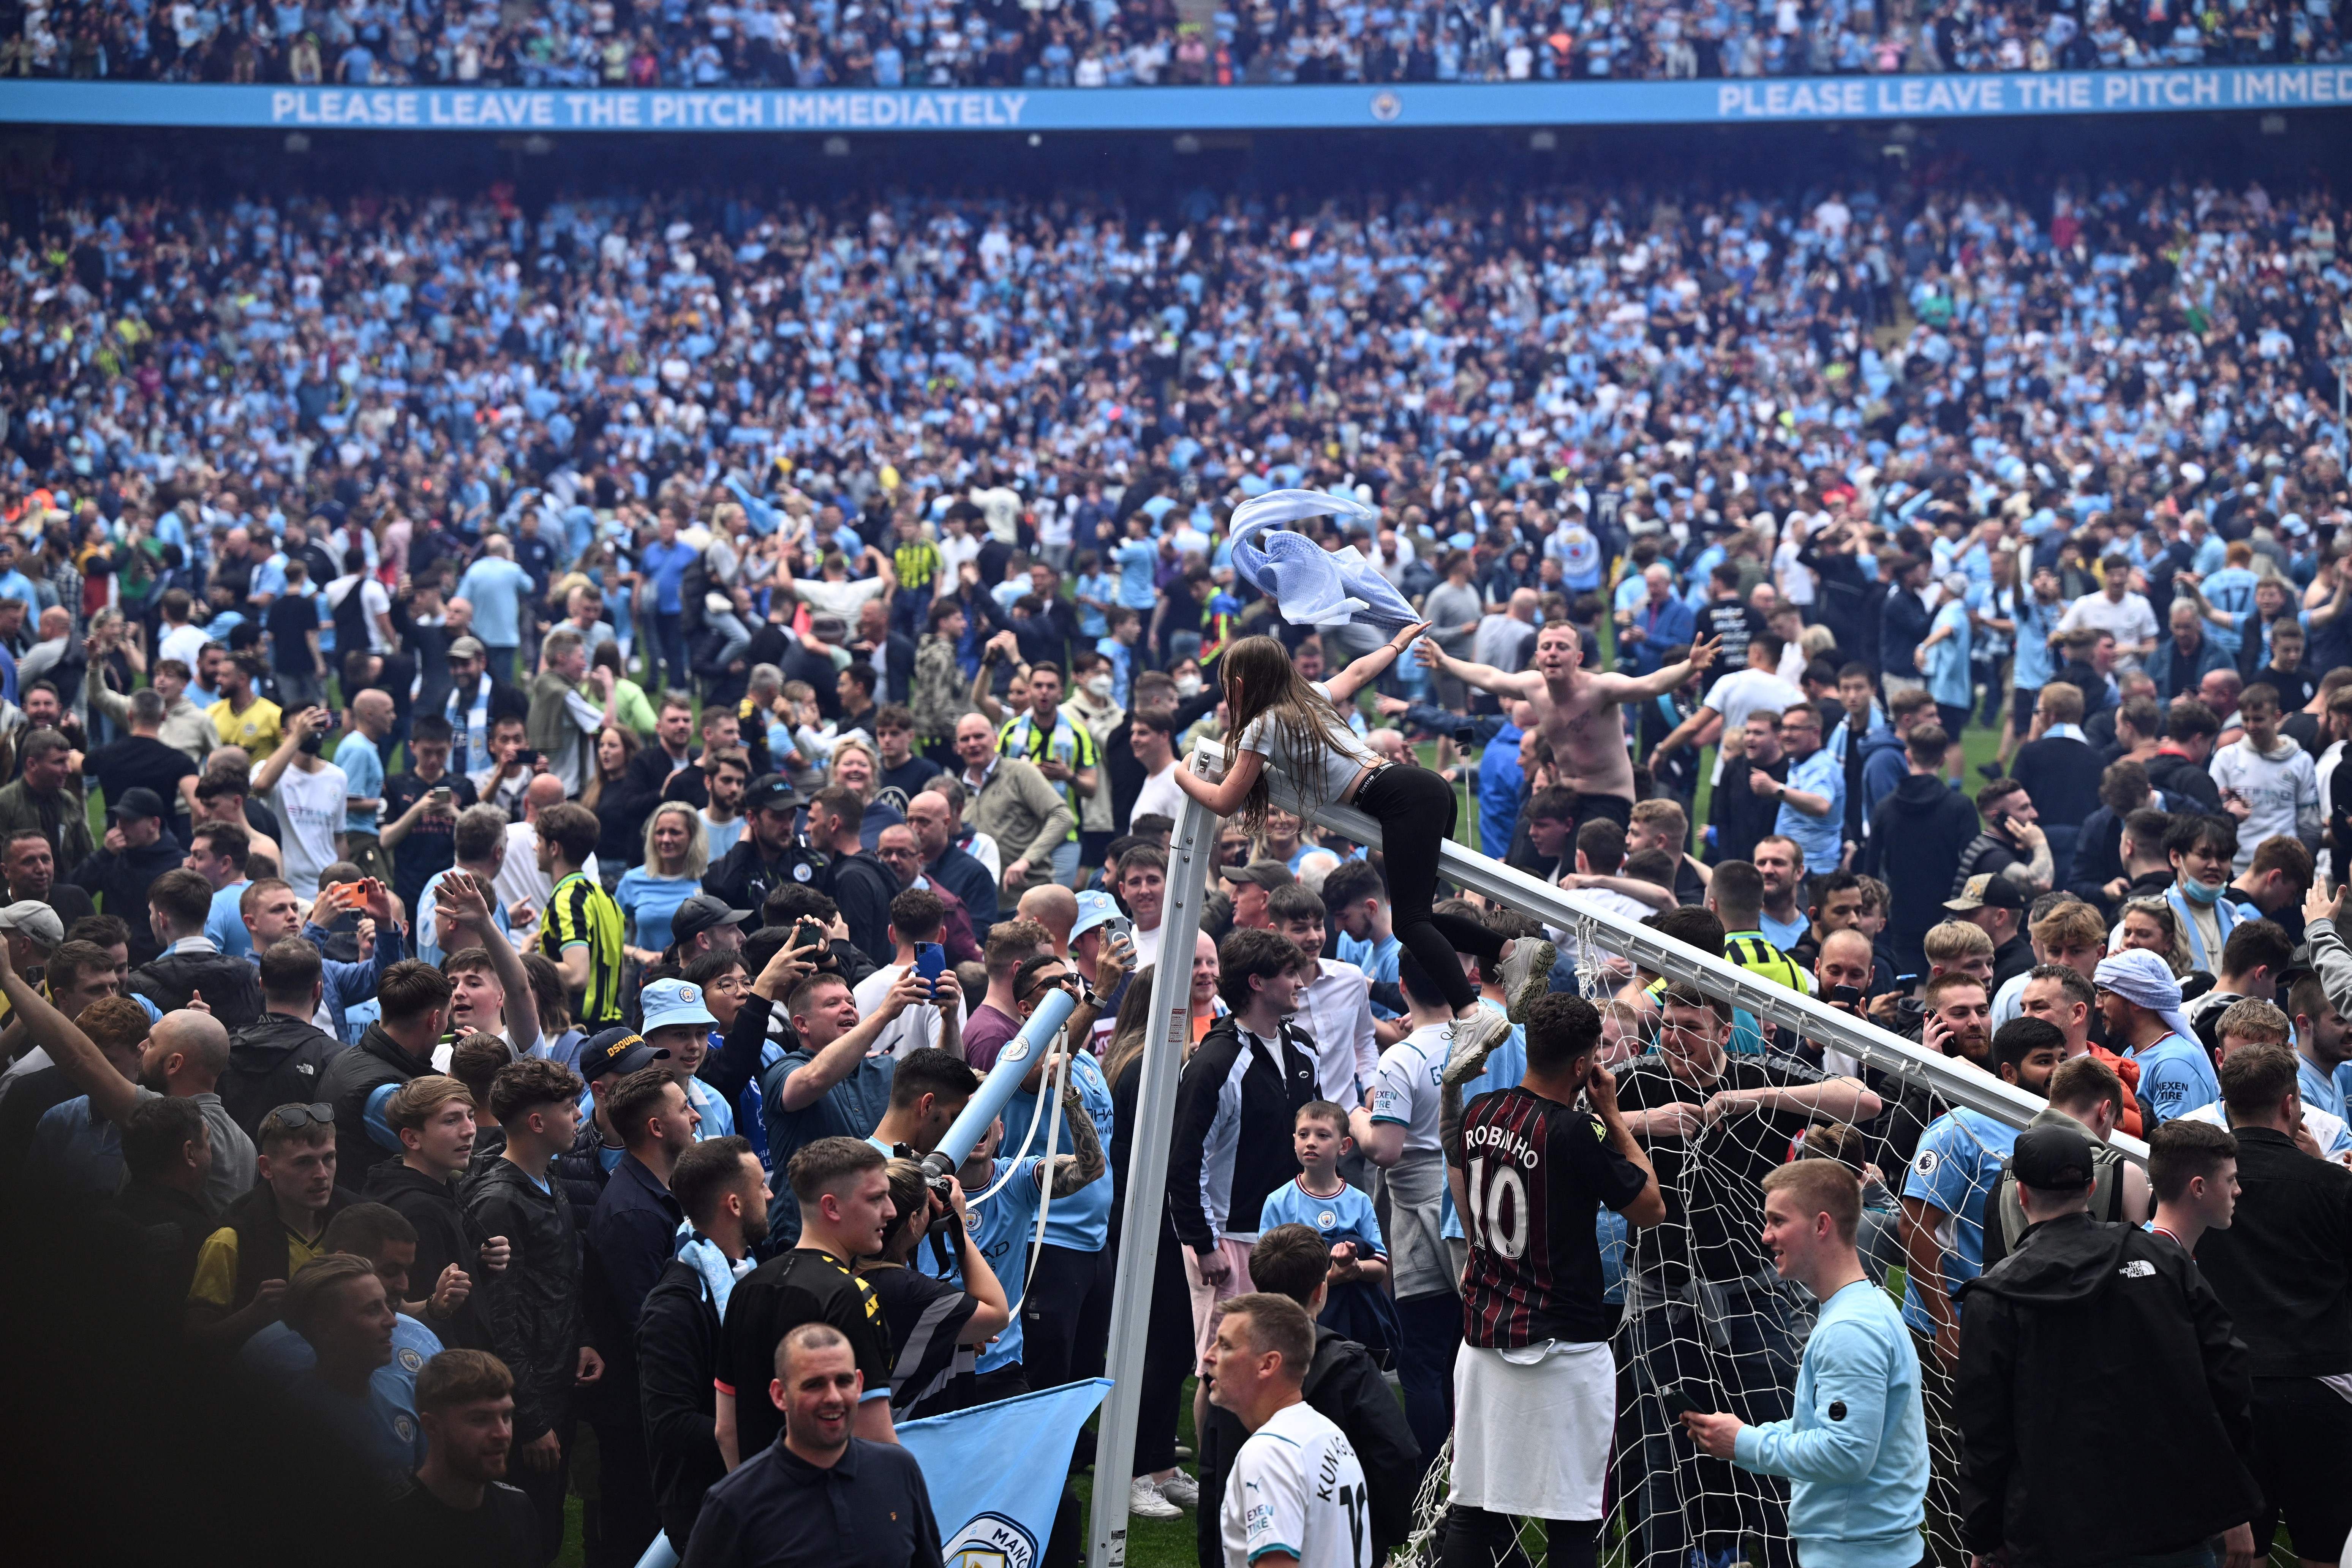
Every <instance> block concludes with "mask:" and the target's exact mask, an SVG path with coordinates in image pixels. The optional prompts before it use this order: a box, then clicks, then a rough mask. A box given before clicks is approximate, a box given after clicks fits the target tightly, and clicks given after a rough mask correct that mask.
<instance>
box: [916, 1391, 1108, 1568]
mask: <svg viewBox="0 0 2352 1568" xmlns="http://www.w3.org/2000/svg"><path fill="white" fill-rule="evenodd" d="M1109 1387H1110V1380H1109V1379H1108V1378H1101V1377H1097V1378H1090V1379H1088V1380H1087V1381H1086V1382H1084V1383H1072V1384H1064V1385H1063V1386H1061V1387H1059V1388H1048V1389H1044V1390H1041V1391H1040V1392H1038V1393H1035V1394H1022V1395H1021V1396H1020V1397H1019V1398H1017V1399H1003V1400H999V1401H998V1402H997V1403H995V1404H993V1405H979V1406H976V1407H975V1408H973V1409H971V1410H959V1411H957V1412H956V1413H955V1414H954V1415H930V1416H926V1417H925V1418H923V1419H922V1420H920V1421H909V1422H908V1423H907V1424H906V1425H905V1426H901V1427H899V1428H898V1441H899V1443H900V1444H901V1445H903V1446H904V1447H905V1448H906V1449H907V1451H908V1453H910V1454H912V1455H914V1456H915V1459H916V1462H917V1463H918V1464H919V1465H921V1466H922V1467H923V1482H924V1484H925V1485H926V1486H927V1487H929V1489H930V1493H931V1513H932V1516H933V1517H934V1518H936V1519H937V1520H938V1521H940V1555H941V1556H943V1557H944V1558H946V1559H947V1568H1034V1564H1035V1563H1036V1562H1037V1560H1038V1558H1040V1557H1042V1556H1043V1555H1045V1541H1046V1538H1047V1537H1048V1536H1050V1535H1052V1534H1053V1533H1054V1510H1055V1509H1056V1508H1058V1507H1059V1506H1060V1505H1061V1501H1062V1484H1063V1482H1064V1481H1065V1480H1066V1479H1067V1478H1068V1475H1069V1470H1070V1450H1071V1449H1072V1448H1073V1447H1075V1446H1076V1443H1077V1440H1078V1428H1079V1427H1081V1426H1085V1425H1086V1422H1087V1416H1089V1415H1093V1414H1094V1412H1095V1406H1097V1405H1100V1404H1101V1403H1102V1402H1103V1395H1104V1394H1105V1393H1106V1392H1107V1391H1108V1389H1109Z"/></svg>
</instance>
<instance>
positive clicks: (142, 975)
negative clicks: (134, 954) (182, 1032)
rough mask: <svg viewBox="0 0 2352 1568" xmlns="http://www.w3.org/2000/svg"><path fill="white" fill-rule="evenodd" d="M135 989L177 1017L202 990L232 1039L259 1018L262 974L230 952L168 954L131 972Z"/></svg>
mask: <svg viewBox="0 0 2352 1568" xmlns="http://www.w3.org/2000/svg"><path fill="white" fill-rule="evenodd" d="M200 991H201V992H203V993H204V997H205V1006H207V1007H209V1008H211V1009H212V1011H213V1016H214V1017H215V1018H218V1019H219V1020H220V1021H221V1026H222V1027H223V1028H225V1029H226V1030H227V1031H228V1032H229V1033H230V1034H232V1035H234V1034H236V1032H237V1031H238V1030H239V1029H242V1028H244V1027H246V1026H247V1025H249V1024H251V1023H252V1022H253V1021H254V1020H255V1019H257V1018H258V1017H260V1016H261V976H260V972H259V971H258V970H257V969H255V968H254V966H253V964H252V963H250V962H249V961H248V960H246V959H243V958H236V957H233V956H231V955H230V954H228V953H226V952H167V953H164V954H163V956H162V957H160V958H156V959H153V960H151V961H150V962H148V963H143V964H142V965H140V967H139V968H137V969H135V970H133V971H132V972H131V993H132V994H134V995H139V996H144V997H146V998H147V1000H149V1001H150V1002H152V1003H154V1004H155V1005H157V1006H158V1007H161V1008H162V1009H163V1011H165V1012H166V1013H176V1012H178V1011H179V1010H180V1009H181V1008H183V1007H184V1006H186V1005H188V998H189V997H191V996H193V995H194V994H196V993H197V992H200Z"/></svg>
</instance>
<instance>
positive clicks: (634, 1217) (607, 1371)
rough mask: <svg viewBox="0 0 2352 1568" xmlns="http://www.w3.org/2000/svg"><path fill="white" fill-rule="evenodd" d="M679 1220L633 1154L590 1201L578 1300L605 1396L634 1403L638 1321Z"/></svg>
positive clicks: (672, 1202) (670, 1253)
mask: <svg viewBox="0 0 2352 1568" xmlns="http://www.w3.org/2000/svg"><path fill="white" fill-rule="evenodd" d="M685 1217H686V1215H685V1211H684V1210H682V1209H680V1208H679V1207H678V1206H677V1199H676V1198H674V1197H672V1196H670V1195H669V1189H668V1188H667V1187H666V1186H664V1185H662V1184H661V1181H660V1178H658V1177H656V1175H655V1174H654V1173H652V1172H651V1171H649V1170H647V1169H646V1166H645V1165H644V1163H641V1162H640V1161H639V1160H638V1159H637V1158H636V1156H635V1155H633V1154H624V1155H622V1156H621V1163H619V1164H618V1165H616V1166H614V1170H613V1175H612V1179H611V1180H610V1181H608V1182H606V1183H605V1184H604V1193H603V1194H601V1195H599V1196H598V1198H597V1199H596V1207H595V1209H594V1210H593V1213H592V1215H591V1216H590V1219H589V1222H588V1231H587V1236H586V1241H587V1252H586V1260H585V1264H584V1268H583V1274H582V1281H581V1285H582V1289H581V1299H582V1305H583V1310H585V1312H586V1314H587V1321H588V1337H589V1339H590V1340H591V1341H593V1342H594V1343H595V1344H596V1345H597V1346H598V1347H600V1349H601V1350H602V1351H603V1353H604V1381H605V1383H606V1384H609V1385H610V1387H609V1388H608V1389H607V1390H605V1391H604V1393H606V1394H608V1395H609V1396H610V1397H613V1398H619V1399H627V1400H630V1401H631V1402H632V1404H633V1405H634V1402H635V1394H636V1376H637V1369H636V1345H637V1318H638V1316H639V1315H640V1314H641V1313H643V1312H644V1310H645V1306H646V1296H647V1295H648V1294H650V1293H651V1292H652V1290H653V1288H654V1282H655V1281H656V1280H657V1279H660V1278H661V1276H662V1270H663V1269H665V1268H668V1267H669V1262H670V1259H671V1258H673V1257H674V1256H676V1254H677V1226H678V1222H679V1221H680V1220H682V1219H684V1218H685Z"/></svg>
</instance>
